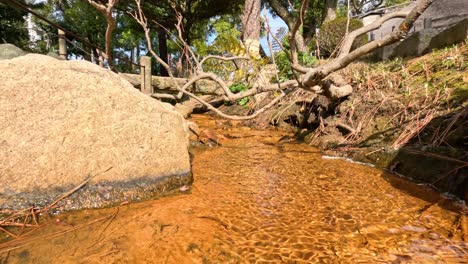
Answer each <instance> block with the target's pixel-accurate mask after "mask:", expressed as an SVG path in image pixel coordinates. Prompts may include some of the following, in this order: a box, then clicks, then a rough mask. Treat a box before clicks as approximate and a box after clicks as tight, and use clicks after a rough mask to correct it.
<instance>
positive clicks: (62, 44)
mask: <svg viewBox="0 0 468 264" xmlns="http://www.w3.org/2000/svg"><path fill="white" fill-rule="evenodd" d="M58 35H59V40H58V42H59V56H60V58H62V59H64V60H66V59H67V42H66V41H65V32H63V30H61V29H59V30H58Z"/></svg>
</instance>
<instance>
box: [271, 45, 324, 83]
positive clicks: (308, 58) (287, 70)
mask: <svg viewBox="0 0 468 264" xmlns="http://www.w3.org/2000/svg"><path fill="white" fill-rule="evenodd" d="M298 60H299V63H300V64H301V65H303V66H305V67H313V66H314V64H315V63H316V62H317V58H316V57H315V56H312V55H311V54H310V53H308V52H300V53H299V54H298ZM275 61H276V65H277V66H278V71H279V72H278V77H279V80H278V81H280V82H284V81H287V80H291V79H292V78H293V71H292V68H291V62H290V61H289V59H288V56H287V55H286V53H285V52H284V51H282V52H278V53H276V54H275Z"/></svg>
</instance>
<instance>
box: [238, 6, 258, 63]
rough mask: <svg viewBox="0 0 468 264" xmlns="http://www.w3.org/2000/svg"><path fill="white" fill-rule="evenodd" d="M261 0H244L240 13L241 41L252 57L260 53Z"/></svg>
mask: <svg viewBox="0 0 468 264" xmlns="http://www.w3.org/2000/svg"><path fill="white" fill-rule="evenodd" d="M261 2H262V1H261V0H245V6H244V13H243V15H242V41H243V42H244V45H245V49H246V51H247V53H248V54H249V55H250V56H252V57H258V55H259V54H260V26H261V25H260V8H261Z"/></svg>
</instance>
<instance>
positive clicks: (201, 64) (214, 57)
mask: <svg viewBox="0 0 468 264" xmlns="http://www.w3.org/2000/svg"><path fill="white" fill-rule="evenodd" d="M211 59H216V60H222V61H234V60H250V58H249V57H244V56H234V57H223V56H217V55H208V56H206V57H204V58H203V59H202V60H201V61H200V63H199V69H198V70H199V71H201V72H203V63H205V61H207V60H211Z"/></svg>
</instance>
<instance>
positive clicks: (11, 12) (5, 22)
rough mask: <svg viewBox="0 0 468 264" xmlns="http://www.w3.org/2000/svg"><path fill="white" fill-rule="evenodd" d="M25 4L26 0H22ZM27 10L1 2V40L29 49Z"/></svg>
mask: <svg viewBox="0 0 468 264" xmlns="http://www.w3.org/2000/svg"><path fill="white" fill-rule="evenodd" d="M20 2H21V3H23V4H25V1H24V0H21V1H20ZM26 15H27V13H26V12H22V11H19V10H18V9H16V8H14V7H11V6H8V5H6V4H4V3H2V2H0V42H1V43H10V44H13V45H15V46H17V47H20V48H22V49H29V34H28V30H27V27H26V20H25V16H26Z"/></svg>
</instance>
